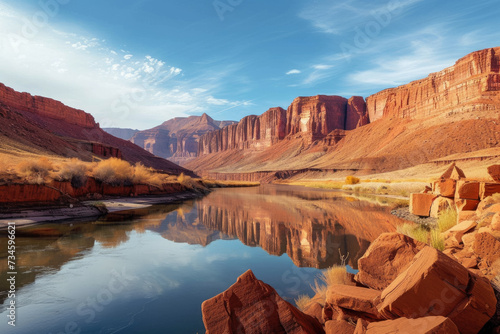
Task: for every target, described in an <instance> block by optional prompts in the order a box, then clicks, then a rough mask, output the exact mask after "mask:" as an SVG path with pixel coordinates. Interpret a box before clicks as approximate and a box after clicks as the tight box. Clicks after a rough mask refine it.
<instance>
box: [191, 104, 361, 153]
mask: <svg viewBox="0 0 500 334" xmlns="http://www.w3.org/2000/svg"><path fill="white" fill-rule="evenodd" d="M365 124H368V114H367V113H366V106H365V102H364V100H363V98H362V97H359V96H356V97H352V98H351V99H349V100H347V99H345V98H343V97H340V96H325V95H318V96H311V97H298V98H296V99H295V100H294V101H293V102H292V104H291V105H290V106H289V107H288V109H287V110H284V109H282V108H271V109H269V110H268V111H266V112H265V113H264V114H262V115H260V116H247V117H245V118H243V119H242V120H241V121H240V122H239V123H238V124H234V125H231V126H228V127H225V128H223V129H221V130H217V131H214V132H210V133H207V134H206V135H204V136H202V137H201V138H200V144H199V152H198V154H199V155H206V154H210V153H215V152H223V151H227V150H232V149H239V150H244V149H252V150H263V149H266V148H269V147H271V146H273V145H275V144H277V143H278V142H280V141H282V140H283V139H285V138H286V137H287V136H295V135H301V136H303V137H304V138H307V140H308V142H309V143H310V142H312V141H315V140H321V139H325V138H326V137H327V136H328V135H329V134H330V133H331V132H332V131H334V130H346V129H347V130H352V129H355V128H357V127H360V126H362V125H365ZM329 141H332V139H330V140H329ZM333 141H335V139H334V138H333Z"/></svg>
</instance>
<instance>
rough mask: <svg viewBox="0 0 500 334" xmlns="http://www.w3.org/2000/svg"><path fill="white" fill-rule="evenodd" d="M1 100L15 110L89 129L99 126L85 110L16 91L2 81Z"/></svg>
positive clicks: (0, 85) (0, 86) (0, 88)
mask: <svg viewBox="0 0 500 334" xmlns="http://www.w3.org/2000/svg"><path fill="white" fill-rule="evenodd" d="M0 101H2V103H4V104H5V105H7V106H9V107H11V108H12V109H15V110H19V111H27V112H31V113H34V114H37V115H40V116H44V117H49V118H51V119H56V120H64V121H66V122H68V123H70V124H74V125H78V126H81V127H84V128H87V129H92V128H95V127H98V125H97V124H96V122H95V120H94V117H92V115H90V114H87V113H86V112H84V111H83V110H78V109H75V108H71V107H68V106H65V105H64V104H62V103H61V102H59V101H56V100H53V99H49V98H46V97H41V96H32V95H30V94H28V93H20V92H16V91H15V90H13V89H12V88H9V87H6V86H5V85H3V84H1V83H0Z"/></svg>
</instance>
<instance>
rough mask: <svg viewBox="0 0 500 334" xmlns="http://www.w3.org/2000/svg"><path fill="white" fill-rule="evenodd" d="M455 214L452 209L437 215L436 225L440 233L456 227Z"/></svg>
mask: <svg viewBox="0 0 500 334" xmlns="http://www.w3.org/2000/svg"><path fill="white" fill-rule="evenodd" d="M457 216H458V215H457V212H456V211H455V210H453V209H447V210H445V211H443V212H441V213H440V214H439V217H438V221H437V225H438V228H439V231H440V232H445V231H448V230H449V229H450V228H452V227H453V226H455V225H457Z"/></svg>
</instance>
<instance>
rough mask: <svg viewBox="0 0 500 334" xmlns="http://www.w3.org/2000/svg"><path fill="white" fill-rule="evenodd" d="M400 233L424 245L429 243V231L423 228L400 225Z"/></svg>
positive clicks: (406, 224) (413, 225) (398, 228)
mask: <svg viewBox="0 0 500 334" xmlns="http://www.w3.org/2000/svg"><path fill="white" fill-rule="evenodd" d="M397 231H398V233H401V234H404V235H407V236H409V237H410V238H412V239H415V240H418V241H421V242H423V243H426V244H427V243H429V231H428V230H426V229H425V228H423V227H422V226H419V225H415V224H409V223H404V224H403V225H398V227H397Z"/></svg>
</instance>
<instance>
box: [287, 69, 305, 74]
mask: <svg viewBox="0 0 500 334" xmlns="http://www.w3.org/2000/svg"><path fill="white" fill-rule="evenodd" d="M300 73H302V72H301V71H300V70H297V69H293V70H290V71H288V72H286V75H291V74H300Z"/></svg>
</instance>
